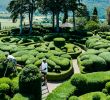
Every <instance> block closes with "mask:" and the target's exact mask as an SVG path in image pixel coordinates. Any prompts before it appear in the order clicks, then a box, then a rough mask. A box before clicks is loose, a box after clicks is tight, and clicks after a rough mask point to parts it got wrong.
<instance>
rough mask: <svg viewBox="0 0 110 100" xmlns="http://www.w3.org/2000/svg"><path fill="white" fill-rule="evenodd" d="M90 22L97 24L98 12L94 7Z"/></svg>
mask: <svg viewBox="0 0 110 100" xmlns="http://www.w3.org/2000/svg"><path fill="white" fill-rule="evenodd" d="M91 20H93V21H95V22H98V11H97V8H96V7H94V9H93V15H92V16H91Z"/></svg>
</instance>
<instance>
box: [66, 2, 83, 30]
mask: <svg viewBox="0 0 110 100" xmlns="http://www.w3.org/2000/svg"><path fill="white" fill-rule="evenodd" d="M80 1H81V0H68V6H69V10H71V11H72V12H73V30H76V26H75V23H76V22H75V11H76V10H77V9H78V5H80Z"/></svg>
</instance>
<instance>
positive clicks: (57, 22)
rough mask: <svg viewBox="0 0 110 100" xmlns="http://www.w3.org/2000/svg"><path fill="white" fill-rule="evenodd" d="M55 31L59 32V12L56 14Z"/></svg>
mask: <svg viewBox="0 0 110 100" xmlns="http://www.w3.org/2000/svg"><path fill="white" fill-rule="evenodd" d="M56 32H59V12H57V14H56Z"/></svg>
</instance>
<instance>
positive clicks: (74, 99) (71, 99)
mask: <svg viewBox="0 0 110 100" xmlns="http://www.w3.org/2000/svg"><path fill="white" fill-rule="evenodd" d="M69 100H79V99H78V97H77V96H71V97H70V98H69Z"/></svg>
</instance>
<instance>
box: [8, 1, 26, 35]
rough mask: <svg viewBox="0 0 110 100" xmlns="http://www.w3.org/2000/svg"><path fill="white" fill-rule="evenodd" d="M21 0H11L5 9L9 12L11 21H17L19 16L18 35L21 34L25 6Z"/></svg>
mask: <svg viewBox="0 0 110 100" xmlns="http://www.w3.org/2000/svg"><path fill="white" fill-rule="evenodd" d="M23 4H24V1H23V0H12V1H10V3H9V4H8V7H7V10H8V11H9V12H10V13H11V16H10V17H11V18H12V20H13V22H16V21H17V18H18V17H19V16H20V35H21V34H22V31H23V25H22V22H23V13H24V12H25V7H23V6H24V5H23Z"/></svg>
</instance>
